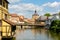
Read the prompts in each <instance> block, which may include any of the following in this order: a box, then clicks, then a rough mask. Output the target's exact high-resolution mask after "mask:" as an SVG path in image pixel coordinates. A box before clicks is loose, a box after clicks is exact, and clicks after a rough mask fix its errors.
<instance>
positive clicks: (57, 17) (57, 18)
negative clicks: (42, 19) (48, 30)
mask: <svg viewBox="0 0 60 40" xmlns="http://www.w3.org/2000/svg"><path fill="white" fill-rule="evenodd" d="M52 16H53V17H52V20H60V15H59V14H53V15H52Z"/></svg>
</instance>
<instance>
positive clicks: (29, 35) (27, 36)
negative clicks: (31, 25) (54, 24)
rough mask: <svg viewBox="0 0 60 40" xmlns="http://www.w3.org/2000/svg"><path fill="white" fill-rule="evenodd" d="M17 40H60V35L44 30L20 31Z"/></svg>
mask: <svg viewBox="0 0 60 40" xmlns="http://www.w3.org/2000/svg"><path fill="white" fill-rule="evenodd" d="M16 40H60V34H56V33H53V32H50V31H48V30H46V29H44V28H38V29H19V30H17V32H16Z"/></svg>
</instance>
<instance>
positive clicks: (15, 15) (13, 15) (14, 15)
mask: <svg viewBox="0 0 60 40" xmlns="http://www.w3.org/2000/svg"><path fill="white" fill-rule="evenodd" d="M10 16H12V17H19V16H18V15H17V14H10Z"/></svg>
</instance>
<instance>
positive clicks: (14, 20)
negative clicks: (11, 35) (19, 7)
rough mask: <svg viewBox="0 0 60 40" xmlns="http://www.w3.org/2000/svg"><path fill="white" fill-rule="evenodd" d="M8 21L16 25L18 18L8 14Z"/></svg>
mask: <svg viewBox="0 0 60 40" xmlns="http://www.w3.org/2000/svg"><path fill="white" fill-rule="evenodd" d="M8 19H9V20H10V21H12V22H14V23H18V22H20V21H19V16H18V15H17V14H15V13H13V14H10V16H9V18H8Z"/></svg>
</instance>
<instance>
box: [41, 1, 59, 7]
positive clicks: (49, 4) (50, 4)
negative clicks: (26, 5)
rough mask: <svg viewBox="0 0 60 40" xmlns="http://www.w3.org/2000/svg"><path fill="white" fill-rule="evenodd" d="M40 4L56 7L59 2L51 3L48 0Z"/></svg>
mask: <svg viewBox="0 0 60 40" xmlns="http://www.w3.org/2000/svg"><path fill="white" fill-rule="evenodd" d="M42 6H44V7H45V6H49V7H58V6H60V2H56V1H55V2H53V3H50V2H48V3H45V4H43V5H42Z"/></svg>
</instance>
